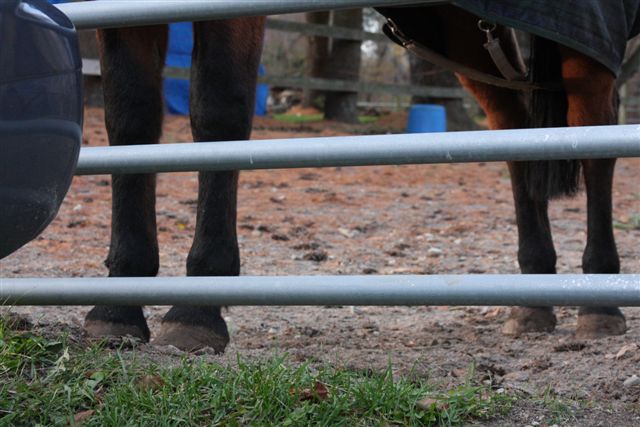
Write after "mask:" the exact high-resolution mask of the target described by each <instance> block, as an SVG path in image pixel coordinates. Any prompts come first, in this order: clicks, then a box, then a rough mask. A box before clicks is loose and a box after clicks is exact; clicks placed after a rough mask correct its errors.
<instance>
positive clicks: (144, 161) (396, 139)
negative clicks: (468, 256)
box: [76, 125, 640, 175]
mask: <svg viewBox="0 0 640 427" xmlns="http://www.w3.org/2000/svg"><path fill="white" fill-rule="evenodd" d="M614 157H640V126H639V125H625V126H594V127H571V128H546V129H517V130H500V131H475V132H447V133H422V134H406V135H375V136H341V137H331V138H292V139H273V140H252V141H235V142H201V143H197V144H184V143H183V144H162V145H128V146H117V147H115V146H114V147H88V148H83V149H82V150H81V151H80V158H79V161H78V168H77V171H76V174H77V175H92V174H93V175H96V174H122V173H150V172H181V171H182V172H183V171H203V170H249V169H277V168H304V167H324V166H366V165H390V164H419V163H465V162H491V161H505V160H514V161H518V160H551V159H586V158H614Z"/></svg>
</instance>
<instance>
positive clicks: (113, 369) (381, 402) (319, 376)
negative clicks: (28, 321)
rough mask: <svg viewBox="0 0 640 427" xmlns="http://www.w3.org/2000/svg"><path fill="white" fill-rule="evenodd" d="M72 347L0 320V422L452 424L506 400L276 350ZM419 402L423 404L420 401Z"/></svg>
mask: <svg viewBox="0 0 640 427" xmlns="http://www.w3.org/2000/svg"><path fill="white" fill-rule="evenodd" d="M138 357H142V356H140V354H139V353H136V352H135V351H125V350H123V349H119V350H113V349H108V348H106V347H105V346H103V345H92V346H90V347H88V348H82V347H81V346H80V345H79V344H73V343H72V342H71V341H70V340H69V339H67V338H66V337H64V336H63V337H61V338H60V339H55V340H52V339H46V338H43V337H42V336H39V335H35V334H31V333H28V334H23V333H17V332H14V331H10V330H8V329H7V328H6V327H5V325H4V323H3V322H2V321H0V425H11V426H14V425H65V426H69V425H79V424H82V425H83V426H92V425H96V426H125V425H154V426H156V425H167V426H169V425H171V426H178V425H184V426H190V425H221V426H239V425H256V426H263V425H266V426H268V425H274V426H276V425H277V426H308V425H325V426H340V425H344V426H390V425H402V426H425V425H460V424H463V423H467V422H469V421H471V420H481V419H490V418H492V417H495V416H498V415H505V414H506V413H507V412H508V410H509V408H510V406H511V404H512V402H513V397H509V396H507V395H506V394H504V393H496V392H494V391H492V390H491V388H490V387H489V386H485V385H475V384H473V383H472V382H471V381H467V384H465V385H463V386H460V387H458V388H455V389H453V390H447V391H437V390H436V389H435V388H434V387H433V386H431V385H430V384H428V383H427V382H426V381H424V380H411V381H410V380H408V379H404V378H397V377H394V376H393V375H392V373H391V372H392V371H391V367H389V368H388V369H387V370H386V371H385V372H380V373H374V374H368V375H364V374H362V373H359V372H354V371H352V370H344V369H337V368H334V367H330V366H324V367H320V368H314V367H312V366H310V365H308V364H303V365H301V366H297V367H296V366H292V364H290V363H288V361H287V357H286V356H273V357H272V358H270V359H269V360H266V361H261V362H253V361H251V362H249V361H245V360H242V359H238V360H237V364H236V366H233V367H232V366H223V365H220V364H215V363H207V362H205V361H203V360H202V359H197V358H195V359H193V358H192V359H190V358H187V357H185V358H183V359H182V360H181V361H179V362H178V363H177V365H176V366H172V367H163V366H159V365H157V364H155V363H153V362H150V361H144V362H143V361H142V360H141V359H138ZM425 399H426V400H425Z"/></svg>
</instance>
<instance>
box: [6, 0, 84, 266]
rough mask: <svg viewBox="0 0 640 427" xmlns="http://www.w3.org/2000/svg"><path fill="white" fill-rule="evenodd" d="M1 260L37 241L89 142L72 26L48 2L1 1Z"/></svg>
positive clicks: (37, 0) (30, 0)
mask: <svg viewBox="0 0 640 427" xmlns="http://www.w3.org/2000/svg"><path fill="white" fill-rule="evenodd" d="M0 3H1V6H0V258H2V257H4V256H6V255H8V254H10V253H12V252H13V251H15V250H16V249H18V248H19V247H20V246H22V245H24V244H25V243H27V242H29V241H30V240H32V239H33V238H35V237H36V236H37V235H38V234H39V233H40V232H41V231H42V230H43V229H44V228H45V227H46V226H47V225H48V224H49V222H51V220H52V219H53V218H54V217H55V215H56V213H57V211H58V208H59V206H60V204H61V203H62V200H63V198H64V196H65V194H66V192H67V190H68V188H69V185H70V183H71V179H72V177H73V172H74V169H75V165H76V162H77V159H78V153H79V149H80V141H81V139H82V92H81V89H82V87H81V85H82V72H81V59H80V54H79V52H78V45H77V39H76V35H75V31H74V30H73V26H72V24H71V22H70V21H69V20H68V19H67V18H66V17H65V16H64V15H63V14H62V13H61V12H60V11H59V10H58V9H56V8H55V7H53V6H51V5H49V4H48V3H47V2H45V1H44V0H24V1H16V0H1V1H0Z"/></svg>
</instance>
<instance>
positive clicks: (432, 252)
mask: <svg viewBox="0 0 640 427" xmlns="http://www.w3.org/2000/svg"><path fill="white" fill-rule="evenodd" d="M440 255H442V249H438V248H429V250H428V251H427V256H429V257H431V258H437V257H439V256H440Z"/></svg>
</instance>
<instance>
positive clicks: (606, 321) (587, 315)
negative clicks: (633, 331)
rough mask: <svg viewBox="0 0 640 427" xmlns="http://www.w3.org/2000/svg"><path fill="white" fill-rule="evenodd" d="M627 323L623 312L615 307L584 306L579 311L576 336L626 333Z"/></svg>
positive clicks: (582, 337)
mask: <svg viewBox="0 0 640 427" xmlns="http://www.w3.org/2000/svg"><path fill="white" fill-rule="evenodd" d="M626 331H627V323H626V321H625V319H624V316H623V315H622V312H621V311H620V310H619V309H618V308H615V307H613V308H612V307H604V308H600V307H582V308H580V311H579V312H578V327H577V329H576V337H577V338H581V339H596V338H603V337H608V336H612V335H624V333H625V332H626Z"/></svg>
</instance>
